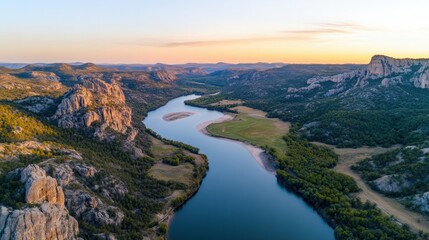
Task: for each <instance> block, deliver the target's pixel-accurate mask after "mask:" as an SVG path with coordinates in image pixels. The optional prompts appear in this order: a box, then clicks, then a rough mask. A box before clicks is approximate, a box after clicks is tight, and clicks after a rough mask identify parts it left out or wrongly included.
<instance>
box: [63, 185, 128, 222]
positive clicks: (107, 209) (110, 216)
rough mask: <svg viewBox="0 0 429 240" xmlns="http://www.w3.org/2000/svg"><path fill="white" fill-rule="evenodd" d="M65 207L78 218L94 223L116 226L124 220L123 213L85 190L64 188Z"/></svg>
mask: <svg viewBox="0 0 429 240" xmlns="http://www.w3.org/2000/svg"><path fill="white" fill-rule="evenodd" d="M66 195H67V203H66V204H67V209H69V210H70V212H72V213H73V214H74V215H76V216H78V217H79V218H80V219H82V220H84V221H86V222H88V223H91V224H95V225H104V224H105V225H114V226H118V225H119V224H121V223H122V221H123V220H124V217H125V215H124V213H123V212H122V211H121V210H120V209H118V208H116V207H114V206H110V205H108V204H105V203H104V202H103V201H101V200H100V199H99V198H97V197H95V196H92V195H90V194H89V193H88V192H86V191H81V190H80V191H71V190H66Z"/></svg>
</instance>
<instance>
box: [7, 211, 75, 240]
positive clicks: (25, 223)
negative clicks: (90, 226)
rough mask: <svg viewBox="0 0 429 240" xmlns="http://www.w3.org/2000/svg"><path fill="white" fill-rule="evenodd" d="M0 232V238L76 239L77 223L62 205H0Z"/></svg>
mask: <svg viewBox="0 0 429 240" xmlns="http://www.w3.org/2000/svg"><path fill="white" fill-rule="evenodd" d="M0 233H1V234H0V238H1V239H22V240H24V239H46V240H51V239H52V240H58V239H60V240H62V239H77V235H78V223H77V221H76V220H75V219H74V218H73V217H71V216H70V215H69V213H68V211H67V210H66V209H65V208H64V207H60V206H58V205H52V204H49V203H44V204H42V205H41V206H40V207H33V208H24V209H21V210H13V209H10V208H6V207H3V206H0Z"/></svg>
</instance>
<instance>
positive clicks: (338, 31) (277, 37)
mask: <svg viewBox="0 0 429 240" xmlns="http://www.w3.org/2000/svg"><path fill="white" fill-rule="evenodd" d="M372 30H373V29H370V28H368V27H366V26H364V25H359V24H354V23H347V22H325V23H313V24H308V26H306V27H305V28H300V29H289V30H285V31H281V32H278V33H273V34H271V35H269V36H255V37H242V38H240V37H238V38H225V39H207V40H195V41H165V40H158V41H156V40H153V39H152V40H148V39H146V40H143V41H139V42H138V43H137V44H138V45H141V46H152V47H166V48H173V47H207V46H209V47H210V46H221V45H233V44H251V43H260V42H274V41H327V39H326V38H325V37H326V36H330V35H335V37H338V35H343V34H344V35H345V34H354V33H359V32H362V31H372ZM322 37H324V38H322Z"/></svg>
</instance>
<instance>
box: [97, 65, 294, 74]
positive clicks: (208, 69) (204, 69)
mask: <svg viewBox="0 0 429 240" xmlns="http://www.w3.org/2000/svg"><path fill="white" fill-rule="evenodd" d="M100 66H103V67H106V68H114V69H118V70H123V71H163V70H170V71H171V70H175V71H191V72H194V73H195V72H197V71H199V73H201V74H207V73H213V72H216V71H222V70H227V69H235V70H266V69H270V68H279V67H283V66H286V64H285V63H238V64H231V63H186V64H172V65H168V64H162V63H157V64H101V65H100Z"/></svg>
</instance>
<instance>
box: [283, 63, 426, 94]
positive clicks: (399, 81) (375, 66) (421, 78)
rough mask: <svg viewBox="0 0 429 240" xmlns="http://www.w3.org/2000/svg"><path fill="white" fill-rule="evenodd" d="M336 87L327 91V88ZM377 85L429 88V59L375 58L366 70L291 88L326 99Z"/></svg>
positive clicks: (290, 89) (315, 80)
mask: <svg viewBox="0 0 429 240" xmlns="http://www.w3.org/2000/svg"><path fill="white" fill-rule="evenodd" d="M325 83H326V84H333V87H329V88H328V89H323V85H324V84H325ZM373 83H377V84H378V85H379V86H382V87H390V86H393V85H405V86H414V87H416V88H429V59H395V58H391V57H387V56H382V55H375V56H374V57H372V59H371V62H370V63H369V64H368V66H367V67H366V68H365V69H362V70H359V71H353V72H348V73H342V74H338V75H334V76H328V77H315V78H311V79H308V80H307V84H308V86H306V87H303V88H289V89H288V93H289V94H297V93H306V92H309V91H323V94H322V93H321V94H322V95H324V96H330V95H334V94H338V93H343V92H347V91H348V90H350V89H353V88H359V87H364V86H367V85H369V84H373Z"/></svg>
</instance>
